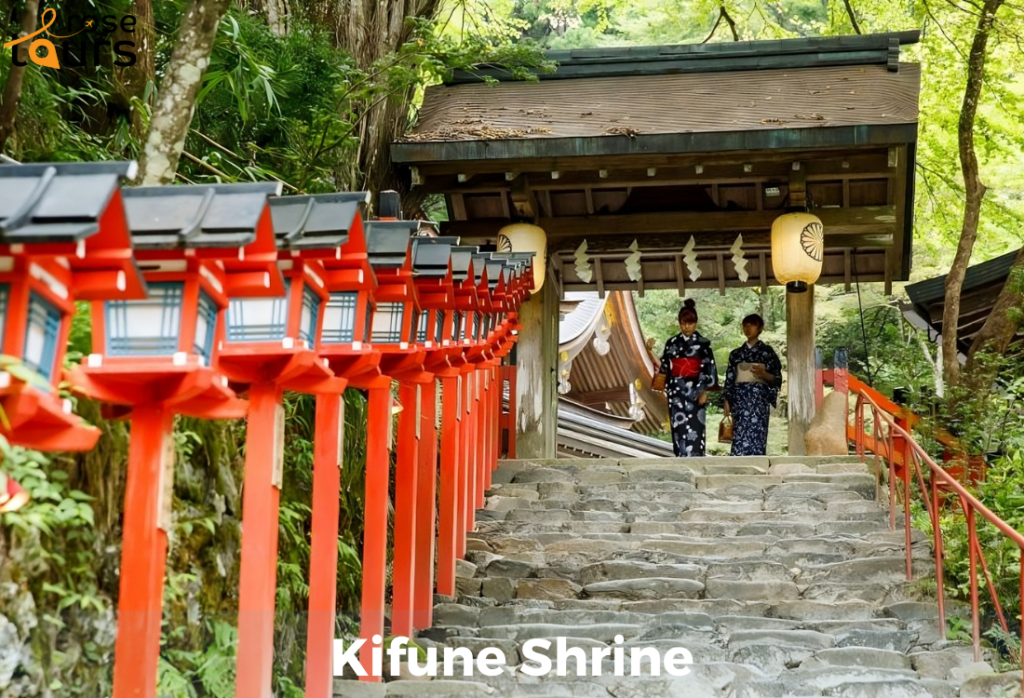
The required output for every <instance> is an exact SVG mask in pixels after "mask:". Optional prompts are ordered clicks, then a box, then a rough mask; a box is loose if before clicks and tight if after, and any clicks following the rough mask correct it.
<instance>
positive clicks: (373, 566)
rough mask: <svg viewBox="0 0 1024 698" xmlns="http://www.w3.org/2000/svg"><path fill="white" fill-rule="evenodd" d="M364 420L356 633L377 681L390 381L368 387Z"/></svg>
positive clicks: (365, 661)
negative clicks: (374, 650)
mask: <svg viewBox="0 0 1024 698" xmlns="http://www.w3.org/2000/svg"><path fill="white" fill-rule="evenodd" d="M369 393H370V396H369V403H368V405H367V420H366V421H367V424H366V495H365V503H364V514H363V599H362V612H361V617H360V620H361V623H360V629H359V637H361V638H363V639H365V640H366V644H365V645H364V646H363V649H362V651H361V652H360V653H359V661H360V662H361V663H362V665H363V667H364V668H365V669H366V670H367V676H364V677H361V678H362V680H364V681H374V682H379V681H380V680H381V679H380V677H379V676H373V675H372V674H371V672H370V670H369V669H370V667H371V666H372V662H371V641H372V639H373V636H374V635H379V636H380V637H381V638H383V637H384V586H385V578H386V574H387V562H388V469H389V467H390V462H389V460H390V459H389V456H388V421H389V420H390V419H391V381H390V380H388V379H386V378H382V379H381V380H380V382H379V384H378V385H374V386H373V387H371V388H370V391H369Z"/></svg>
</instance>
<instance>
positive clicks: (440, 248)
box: [412, 237, 459, 278]
mask: <svg viewBox="0 0 1024 698" xmlns="http://www.w3.org/2000/svg"><path fill="white" fill-rule="evenodd" d="M458 243H459V239H458V238H457V237H418V238H414V239H413V241H412V272H413V275H414V276H428V277H438V278H440V277H444V276H447V275H448V266H449V264H450V263H451V259H452V247H453V246H455V245H457V244H458Z"/></svg>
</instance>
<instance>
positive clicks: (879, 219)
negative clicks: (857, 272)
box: [443, 195, 897, 247]
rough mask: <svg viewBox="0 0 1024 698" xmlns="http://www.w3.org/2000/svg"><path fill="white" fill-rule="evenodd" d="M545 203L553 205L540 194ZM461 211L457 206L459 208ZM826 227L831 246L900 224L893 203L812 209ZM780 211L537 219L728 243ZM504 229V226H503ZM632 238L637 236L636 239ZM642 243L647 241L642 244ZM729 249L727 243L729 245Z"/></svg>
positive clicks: (552, 225)
mask: <svg viewBox="0 0 1024 698" xmlns="http://www.w3.org/2000/svg"><path fill="white" fill-rule="evenodd" d="M541 201H542V207H543V208H546V211H547V212H550V210H551V209H550V205H546V204H547V203H548V202H547V201H546V200H545V197H544V196H543V195H542V197H541ZM456 210H457V209H456ZM811 212H812V213H814V214H815V215H817V216H818V217H819V218H820V219H821V222H822V224H823V225H824V226H825V238H826V243H825V244H826V245H828V244H831V243H830V237H831V236H835V235H868V234H884V235H888V236H890V237H891V236H892V235H893V233H894V232H895V231H894V228H895V225H896V221H897V217H896V210H895V208H894V207H893V206H858V207H854V208H848V209H844V208H822V209H813V210H812V211H811ZM781 213H782V212H781V211H689V212H680V213H634V214H626V215H618V214H616V215H594V216H559V217H554V218H552V217H550V216H546V217H541V218H538V219H537V221H536V223H537V225H539V226H540V227H541V228H543V229H544V230H545V232H546V233H547V235H548V239H549V240H552V239H554V238H560V237H573V236H582V237H586V238H587V239H588V240H591V241H592V240H595V239H597V238H600V237H602V236H606V235H631V236H633V237H637V238H639V237H641V236H644V235H659V234H670V235H690V234H694V233H714V232H724V233H730V236H729V237H730V240H729V244H731V243H732V241H733V240H735V239H736V233H737V232H742V233H743V238H744V240H746V239H747V234H748V232H750V231H770V230H771V227H772V222H773V221H774V220H775V219H776V218H777V217H778V216H779V215H780V214H781ZM492 227H493V223H492V222H490V221H487V220H486V219H481V220H472V221H455V222H449V223H448V224H447V225H446V226H443V229H444V231H445V234H447V235H458V236H460V237H474V236H476V237H479V236H480V235H491V234H493V232H492V231H491V228H492ZM499 227H500V226H499ZM631 240H632V238H631ZM641 244H643V243H642V242H641ZM726 246H727V247H728V245H726Z"/></svg>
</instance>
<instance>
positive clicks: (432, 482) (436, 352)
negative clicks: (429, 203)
mask: <svg viewBox="0 0 1024 698" xmlns="http://www.w3.org/2000/svg"><path fill="white" fill-rule="evenodd" d="M457 243H458V238H451V237H419V238H416V239H415V240H414V241H413V272H414V274H415V278H416V288H417V296H418V298H419V301H420V307H421V311H420V326H419V328H418V333H417V338H416V339H417V342H419V343H420V344H422V345H423V347H424V348H425V349H426V352H427V357H426V360H425V365H424V368H425V370H426V371H427V372H429V373H431V374H432V375H433V378H431V379H430V380H429V381H428V382H426V383H425V384H424V386H423V396H422V399H421V405H422V408H423V409H422V414H421V416H420V442H419V467H418V471H417V475H416V484H417V491H416V521H415V524H414V526H413V528H414V531H415V536H416V539H415V544H414V549H415V555H414V560H415V565H414V568H413V582H412V583H413V589H412V598H413V604H412V605H413V614H412V615H413V617H412V626H413V627H414V628H416V629H418V630H421V629H425V628H429V627H430V626H431V625H433V609H434V603H433V601H434V541H435V533H436V531H437V526H436V520H437V486H436V483H437V455H438V448H437V424H436V419H437V382H436V380H437V379H442V380H443V377H444V376H445V375H453V376H458V371H459V369H458V367H457V365H456V367H454V368H453V366H452V364H451V360H452V359H453V358H455V357H457V356H461V353H462V352H461V350H460V349H459V348H458V347H457V346H455V345H453V344H452V342H451V326H452V320H453V316H454V311H455V290H454V286H453V280H452V262H451V256H452V247H453V246H454V245H456V244H457ZM442 411H443V410H442Z"/></svg>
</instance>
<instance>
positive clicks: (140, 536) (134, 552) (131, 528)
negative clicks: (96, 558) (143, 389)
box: [113, 405, 174, 698]
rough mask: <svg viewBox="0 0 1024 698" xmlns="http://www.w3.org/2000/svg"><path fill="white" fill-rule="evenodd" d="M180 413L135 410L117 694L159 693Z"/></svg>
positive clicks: (127, 697) (139, 697)
mask: <svg viewBox="0 0 1024 698" xmlns="http://www.w3.org/2000/svg"><path fill="white" fill-rule="evenodd" d="M173 423H174V415H173V414H171V413H170V412H165V411H164V409H163V408H162V407H159V406H153V405H140V406H138V407H136V408H135V410H134V411H133V413H132V435H131V436H132V438H131V442H130V443H129V445H128V483H127V487H126V490H125V498H124V501H125V508H124V545H123V547H122V551H121V579H120V582H119V584H120V590H121V591H120V596H119V598H118V602H117V638H116V640H115V642H114V691H113V694H114V696H116V697H117V698H155V696H156V675H157V661H158V659H159V657H160V621H161V618H162V615H163V613H162V610H163V599H164V571H165V568H166V564H167V526H168V525H169V523H170V521H169V520H168V519H167V516H168V515H169V514H170V501H171V499H170V497H171V494H170V488H172V487H173V486H174V484H173V483H174V480H173V476H174V463H173V460H172V461H171V462H168V460H167V459H168V458H170V459H173V458H174V449H173V448H172V447H169V446H170V445H171V444H172V441H171V432H172V425H173Z"/></svg>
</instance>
